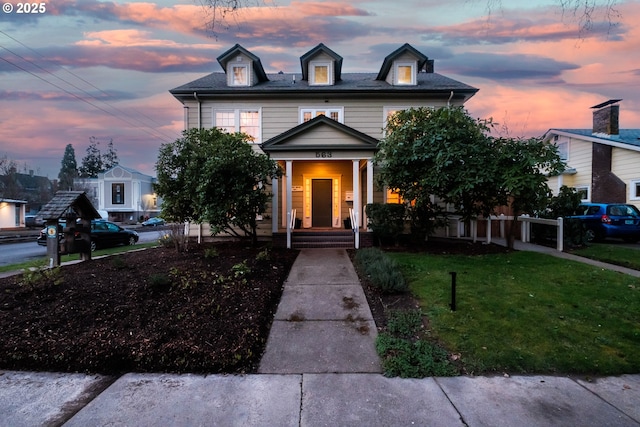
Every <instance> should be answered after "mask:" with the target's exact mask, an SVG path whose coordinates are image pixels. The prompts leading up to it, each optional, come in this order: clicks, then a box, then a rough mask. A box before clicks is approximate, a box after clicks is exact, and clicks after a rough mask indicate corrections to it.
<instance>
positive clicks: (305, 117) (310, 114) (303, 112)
mask: <svg viewBox="0 0 640 427" xmlns="http://www.w3.org/2000/svg"><path fill="white" fill-rule="evenodd" d="M318 116H327V117H329V118H330V119H333V120H335V121H336V122H340V123H344V110H343V108H301V109H300V123H306V122H308V121H309V120H311V119H313V118H314V117H318Z"/></svg>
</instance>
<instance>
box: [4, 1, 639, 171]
mask: <svg viewBox="0 0 640 427" xmlns="http://www.w3.org/2000/svg"><path fill="white" fill-rule="evenodd" d="M36 1H37V0H36ZM249 1H250V2H253V3H255V2H256V0H249ZM592 1H593V0H592ZM595 1H596V2H597V3H598V4H608V3H611V2H613V4H614V10H610V12H613V13H610V14H609V18H607V15H606V14H605V13H604V11H603V9H602V8H598V7H597V8H596V9H595V10H594V11H593V14H592V16H593V18H594V19H593V22H592V23H591V24H592V25H591V26H590V28H589V29H588V31H580V28H581V26H580V22H579V21H578V19H577V18H574V16H573V14H572V13H571V11H568V10H566V11H564V13H563V10H562V9H561V8H560V7H559V6H558V5H559V4H560V0H529V1H527V2H523V1H520V0H502V2H500V1H499V0H450V1H442V0H396V1H389V0H344V1H340V0H334V1H322V0H293V1H288V0H274V2H272V1H271V0H266V1H264V2H263V1H259V3H260V4H261V5H260V6H259V7H252V8H249V9H245V10H243V11H241V12H240V13H238V14H235V15H233V16H231V17H230V18H228V19H227V20H226V21H225V23H218V24H217V25H216V26H215V28H214V32H212V31H211V29H210V28H208V26H207V23H208V22H209V21H210V19H211V15H210V12H208V10H207V9H205V8H203V7H202V6H201V2H200V0H155V1H152V0H150V1H148V2H143V1H133V0H130V1H125V0H119V1H99V0H45V2H44V3H43V8H42V9H44V10H40V9H38V10H37V11H38V12H39V13H29V14H27V13H18V8H19V7H20V5H19V4H18V2H17V0H0V3H3V5H2V6H3V10H2V11H0V156H7V157H8V158H9V159H12V160H15V161H16V162H18V164H19V167H20V169H21V171H22V170H34V171H36V173H38V174H40V175H45V176H49V177H50V178H57V175H58V172H59V170H60V161H61V159H62V155H63V153H64V149H65V147H66V145H67V144H69V143H70V144H73V147H74V149H75V152H76V159H77V161H78V163H80V162H81V159H82V157H84V155H85V154H86V152H85V150H86V148H87V147H88V145H89V138H91V137H95V138H97V139H98V140H99V141H103V142H104V144H103V145H105V144H106V142H108V141H109V140H113V142H114V146H115V148H116V149H117V152H118V156H119V158H120V163H121V164H122V165H124V166H127V167H131V168H134V169H137V170H139V171H140V172H143V173H147V174H150V175H155V172H154V164H155V162H156V160H157V153H158V148H159V147H160V145H161V144H162V143H165V142H171V141H173V140H175V139H176V138H177V137H179V135H180V132H181V130H182V126H183V120H182V119H183V112H182V106H181V104H180V103H179V102H178V101H177V100H175V99H174V98H173V97H172V96H171V95H170V94H169V93H168V90H169V89H172V88H174V87H177V86H180V85H182V84H184V83H187V82H189V81H191V80H194V79H196V78H198V77H201V76H203V75H205V74H208V73H211V72H213V71H219V70H220V67H219V65H218V63H217V61H216V59H215V58H216V57H217V56H218V55H220V54H221V53H223V52H224V51H226V50H227V49H228V48H230V47H231V46H233V45H234V44H235V43H240V44H241V45H243V46H244V47H245V48H247V49H249V50H250V51H251V52H252V53H254V54H256V55H257V56H259V57H260V59H261V61H262V63H263V66H264V67H265V70H266V71H267V72H277V71H280V70H282V71H284V72H300V70H299V67H300V62H299V57H300V56H301V55H302V54H304V53H306V52H307V51H308V50H309V49H311V48H313V47H314V46H316V45H317V44H318V43H320V42H322V43H324V44H326V45H327V46H328V47H330V48H331V49H332V50H334V51H335V52H337V53H338V54H340V55H341V56H342V57H343V58H344V63H343V71H344V72H378V71H379V69H380V65H381V64H382V60H383V59H384V57H385V56H386V55H388V54H389V53H391V52H392V51H393V50H395V49H396V48H398V47H399V46H401V45H402V44H404V43H410V44H411V45H413V46H414V47H416V48H417V49H418V50H420V51H421V52H423V53H424V54H425V55H427V56H428V57H429V58H430V59H434V60H435V71H436V72H437V73H440V74H444V75H445V76H448V77H451V78H454V79H457V80H460V81H462V82H464V83H467V84H470V85H472V86H475V87H477V88H479V89H480V91H479V92H478V93H477V94H476V95H475V96H474V97H473V98H472V99H471V100H470V101H469V102H468V103H467V104H466V108H467V109H468V111H469V112H470V113H471V114H472V115H473V116H475V117H480V118H489V117H493V119H494V120H495V121H497V122H499V123H500V125H501V128H502V131H503V132H508V134H509V135H511V136H518V137H520V136H522V137H529V136H540V135H542V134H543V133H544V132H545V131H546V130H548V129H549V128H589V127H590V126H591V110H590V107H592V106H594V105H596V104H599V103H601V102H603V101H606V100H608V99H612V98H621V99H623V102H622V103H621V113H620V121H621V127H622V128H640V84H639V82H640V59H639V58H640V56H639V52H640V26H639V25H637V23H638V22H640V1H639V0H636V1H632V0H626V1H625V0H595ZM487 5H492V6H491V7H490V8H487ZM22 9H23V10H22V12H25V10H24V7H23V8H22ZM32 12H33V11H32ZM578 15H581V12H578Z"/></svg>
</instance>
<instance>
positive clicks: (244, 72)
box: [231, 65, 249, 86]
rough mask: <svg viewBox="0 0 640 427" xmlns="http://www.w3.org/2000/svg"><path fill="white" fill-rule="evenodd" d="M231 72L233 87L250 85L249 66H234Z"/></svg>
mask: <svg viewBox="0 0 640 427" xmlns="http://www.w3.org/2000/svg"><path fill="white" fill-rule="evenodd" d="M231 72H232V76H231V84H232V85H233V86H248V85H249V67H248V66H247V65H232V66H231Z"/></svg>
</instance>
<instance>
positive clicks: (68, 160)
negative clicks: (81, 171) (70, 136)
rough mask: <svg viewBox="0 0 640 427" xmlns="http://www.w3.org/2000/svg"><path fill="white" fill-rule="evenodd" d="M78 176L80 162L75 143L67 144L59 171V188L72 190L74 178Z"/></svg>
mask: <svg viewBox="0 0 640 427" xmlns="http://www.w3.org/2000/svg"><path fill="white" fill-rule="evenodd" d="M77 177H78V162H76V152H75V150H74V149H73V145H71V144H67V147H66V148H65V149H64V155H63V156H62V162H61V167H60V172H59V173H58V188H60V190H64V191H67V190H72V189H73V180H74V179H75V178H77Z"/></svg>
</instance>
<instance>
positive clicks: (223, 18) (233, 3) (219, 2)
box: [196, 0, 275, 34]
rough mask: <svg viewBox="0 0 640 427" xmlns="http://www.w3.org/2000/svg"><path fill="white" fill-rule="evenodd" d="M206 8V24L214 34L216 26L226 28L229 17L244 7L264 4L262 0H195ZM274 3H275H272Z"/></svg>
mask: <svg viewBox="0 0 640 427" xmlns="http://www.w3.org/2000/svg"><path fill="white" fill-rule="evenodd" d="M196 1H199V2H200V4H202V6H203V7H204V8H205V10H207V16H206V20H207V26H208V27H209V30H211V32H213V33H214V34H215V31H216V29H217V28H219V27H220V25H223V28H228V25H227V24H226V23H227V22H228V20H229V18H230V17H235V15H236V14H237V13H238V12H239V11H240V10H241V9H244V8H247V7H252V6H262V5H265V4H266V3H265V1H264V0H196ZM274 4H275V3H274Z"/></svg>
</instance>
